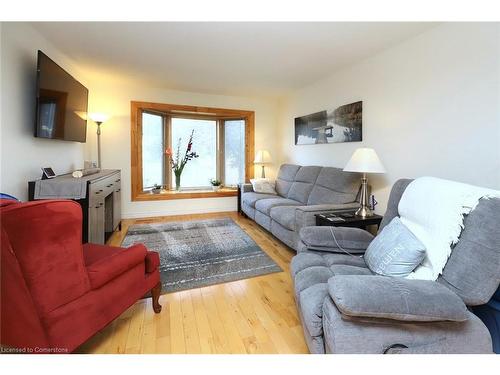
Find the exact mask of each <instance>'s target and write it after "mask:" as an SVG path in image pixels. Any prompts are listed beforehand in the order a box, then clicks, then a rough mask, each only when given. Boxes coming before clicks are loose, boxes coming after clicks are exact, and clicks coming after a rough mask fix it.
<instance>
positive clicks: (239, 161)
mask: <svg viewBox="0 0 500 375" xmlns="http://www.w3.org/2000/svg"><path fill="white" fill-rule="evenodd" d="M224 158H225V160H224V174H225V181H224V185H226V186H232V185H237V184H238V183H243V182H245V120H227V121H224Z"/></svg>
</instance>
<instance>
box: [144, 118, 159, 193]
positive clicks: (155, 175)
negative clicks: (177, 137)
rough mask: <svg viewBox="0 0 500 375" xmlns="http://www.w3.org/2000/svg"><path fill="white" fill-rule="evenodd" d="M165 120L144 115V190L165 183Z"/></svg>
mask: <svg viewBox="0 0 500 375" xmlns="http://www.w3.org/2000/svg"><path fill="white" fill-rule="evenodd" d="M164 148H165V147H164V145H163V118H162V116H158V115H152V114H150V113H143V114H142V188H143V189H147V188H150V187H152V186H153V185H154V184H158V185H165V181H164V173H163V171H164V169H163V163H164Z"/></svg>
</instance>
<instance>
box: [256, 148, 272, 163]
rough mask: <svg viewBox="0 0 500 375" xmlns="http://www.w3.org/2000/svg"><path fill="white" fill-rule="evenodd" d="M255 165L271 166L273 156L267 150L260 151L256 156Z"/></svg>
mask: <svg viewBox="0 0 500 375" xmlns="http://www.w3.org/2000/svg"><path fill="white" fill-rule="evenodd" d="M253 162H254V164H269V163H271V162H272V159H271V154H269V151H267V150H259V151H257V153H256V154H255V160H254V161H253Z"/></svg>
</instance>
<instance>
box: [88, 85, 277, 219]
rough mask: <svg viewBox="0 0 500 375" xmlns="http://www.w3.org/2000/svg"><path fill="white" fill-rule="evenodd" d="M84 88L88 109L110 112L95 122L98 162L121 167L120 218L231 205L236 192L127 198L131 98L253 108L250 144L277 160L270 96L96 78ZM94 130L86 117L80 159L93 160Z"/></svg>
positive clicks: (274, 116)
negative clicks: (101, 121) (98, 125)
mask: <svg viewBox="0 0 500 375" xmlns="http://www.w3.org/2000/svg"><path fill="white" fill-rule="evenodd" d="M89 89H90V92H91V95H90V103H89V111H90V112H103V113H106V114H109V115H111V116H112V117H111V119H110V120H109V121H107V122H106V123H104V124H103V125H102V126H101V129H102V135H101V149H102V166H103V168H118V169H121V170H122V192H123V194H122V215H123V217H125V218H132V217H145V216H158V215H176V214H189V213H203V212H217V211H235V210H236V197H226V198H200V199H180V200H168V201H150V202H132V201H131V180H130V102H131V101H132V100H137V101H145V102H156V103H169V104H186V105H198V106H206V107H218V108H229V109H242V110H252V111H255V148H256V150H258V149H261V148H264V149H268V150H269V151H270V153H271V155H272V156H275V157H276V159H277V160H279V159H281V157H280V156H278V151H279V144H278V142H276V139H277V132H278V119H277V103H276V102H274V101H270V100H266V99H256V98H245V97H236V96H222V95H210V94H201V93H192V92H183V91H175V90H165V89H152V88H144V87H134V86H126V85H119V84H117V83H113V82H104V81H102V80H99V81H93V82H91V83H90V86H89ZM95 131H96V126H95V124H93V123H91V122H89V126H88V132H87V148H86V153H85V155H86V157H85V158H86V159H92V160H97V150H96V149H97V146H96V143H97V139H96V137H97V136H96V134H95ZM188 167H189V166H188ZM276 168H277V164H274V165H271V166H270V167H268V168H267V170H266V171H267V172H268V175H269V177H274V176H275V173H276Z"/></svg>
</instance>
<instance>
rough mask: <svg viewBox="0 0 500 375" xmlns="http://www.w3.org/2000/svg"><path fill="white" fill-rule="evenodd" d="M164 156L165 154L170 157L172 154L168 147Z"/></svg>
mask: <svg viewBox="0 0 500 375" xmlns="http://www.w3.org/2000/svg"><path fill="white" fill-rule="evenodd" d="M165 154H167V156H172V154H173V152H172V149H171V148H170V147H168V148H167V149H166V150H165Z"/></svg>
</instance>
